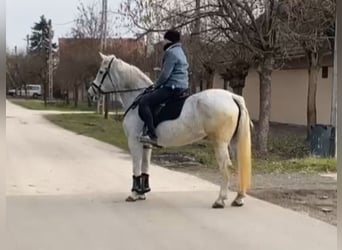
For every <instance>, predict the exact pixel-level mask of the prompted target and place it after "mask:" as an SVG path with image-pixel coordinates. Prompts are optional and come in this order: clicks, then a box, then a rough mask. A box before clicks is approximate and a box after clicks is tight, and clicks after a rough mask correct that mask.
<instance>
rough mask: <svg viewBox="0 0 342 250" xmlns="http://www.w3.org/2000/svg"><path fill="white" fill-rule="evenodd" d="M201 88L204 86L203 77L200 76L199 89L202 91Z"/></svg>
mask: <svg viewBox="0 0 342 250" xmlns="http://www.w3.org/2000/svg"><path fill="white" fill-rule="evenodd" d="M203 88H204V86H203V79H202V77H201V80H200V91H203Z"/></svg>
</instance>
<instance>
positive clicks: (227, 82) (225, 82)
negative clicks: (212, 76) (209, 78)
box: [223, 79, 229, 90]
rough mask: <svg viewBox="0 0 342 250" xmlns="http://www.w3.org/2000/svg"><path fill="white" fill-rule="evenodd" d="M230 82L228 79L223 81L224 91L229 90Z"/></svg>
mask: <svg viewBox="0 0 342 250" xmlns="http://www.w3.org/2000/svg"><path fill="white" fill-rule="evenodd" d="M228 86H229V81H228V80H227V79H223V89H225V90H228Z"/></svg>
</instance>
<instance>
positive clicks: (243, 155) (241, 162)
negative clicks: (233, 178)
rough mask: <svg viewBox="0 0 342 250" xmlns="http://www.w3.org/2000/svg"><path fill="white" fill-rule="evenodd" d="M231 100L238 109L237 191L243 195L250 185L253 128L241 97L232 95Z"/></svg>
mask: <svg viewBox="0 0 342 250" xmlns="http://www.w3.org/2000/svg"><path fill="white" fill-rule="evenodd" d="M233 100H234V101H235V103H236V104H237V105H238V107H239V120H238V123H237V124H238V125H237V130H236V135H235V136H236V139H237V140H236V141H237V164H238V173H239V180H240V181H239V183H240V187H239V191H240V192H242V193H243V194H245V193H246V191H247V189H248V188H249V187H250V184H251V172H252V150H251V127H252V126H253V124H252V122H251V120H250V117H249V114H248V110H247V107H246V104H245V100H244V98H243V97H241V96H238V95H233Z"/></svg>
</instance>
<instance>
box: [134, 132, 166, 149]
mask: <svg viewBox="0 0 342 250" xmlns="http://www.w3.org/2000/svg"><path fill="white" fill-rule="evenodd" d="M138 140H139V142H140V143H143V144H149V145H152V146H154V147H157V148H162V146H160V145H158V142H157V141H155V140H153V139H151V137H150V136H148V135H142V136H139V138H138Z"/></svg>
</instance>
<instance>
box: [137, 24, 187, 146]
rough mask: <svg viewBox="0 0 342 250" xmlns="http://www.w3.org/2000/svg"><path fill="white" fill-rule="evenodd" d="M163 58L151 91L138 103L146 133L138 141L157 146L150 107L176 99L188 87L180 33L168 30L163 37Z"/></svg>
mask: <svg viewBox="0 0 342 250" xmlns="http://www.w3.org/2000/svg"><path fill="white" fill-rule="evenodd" d="M164 43H165V45H164V51H165V52H164V57H163V63H162V68H161V73H160V76H159V79H158V80H157V82H156V83H155V84H153V87H152V88H153V91H152V92H150V93H147V94H145V95H144V96H143V97H142V99H141V101H140V103H139V114H140V116H141V118H142V119H143V121H144V122H145V124H146V126H147V128H148V132H147V135H142V136H141V137H140V138H139V140H140V142H143V143H150V144H155V145H157V135H156V132H155V127H154V123H153V114H152V111H151V107H154V106H156V105H158V104H161V103H162V102H164V101H165V100H167V99H169V98H171V97H176V96H177V95H179V94H180V93H182V92H183V91H184V90H185V89H187V88H188V86H189V77H188V67H189V64H188V62H187V59H186V56H185V53H184V51H183V49H182V44H181V42H180V33H179V32H178V31H176V30H168V31H167V32H166V33H165V35H164Z"/></svg>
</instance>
